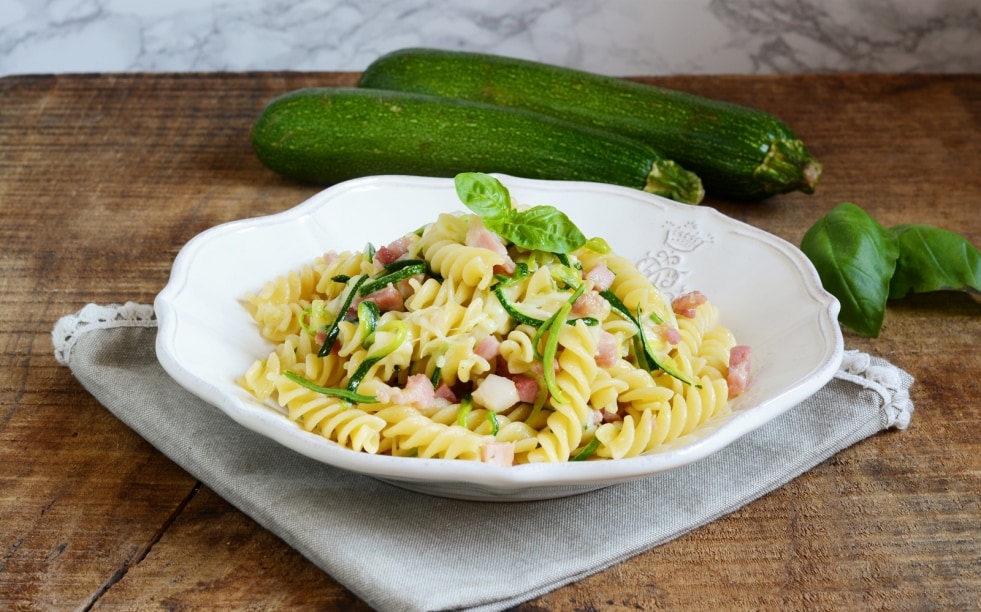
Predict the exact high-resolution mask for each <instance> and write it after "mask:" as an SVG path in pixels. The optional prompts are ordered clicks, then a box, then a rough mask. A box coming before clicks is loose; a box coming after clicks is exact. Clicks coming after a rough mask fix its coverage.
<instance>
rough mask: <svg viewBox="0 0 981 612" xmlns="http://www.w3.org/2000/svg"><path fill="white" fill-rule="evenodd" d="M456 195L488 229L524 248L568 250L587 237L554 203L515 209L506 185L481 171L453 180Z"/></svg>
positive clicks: (573, 248)
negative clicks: (521, 209)
mask: <svg viewBox="0 0 981 612" xmlns="http://www.w3.org/2000/svg"><path fill="white" fill-rule="evenodd" d="M453 182H454V184H455V185H456V194H457V196H458V197H459V198H460V201H461V202H463V203H464V204H465V205H466V207H467V208H469V209H470V210H471V211H472V212H473V213H474V214H476V215H477V216H478V217H480V218H481V220H482V221H483V222H484V225H485V226H486V227H487V229H489V230H491V231H492V232H494V233H496V234H497V235H499V236H500V237H501V238H504V239H505V240H507V241H509V242H511V243H512V244H514V245H516V246H519V247H521V248H524V249H531V250H538V251H547V252H550V253H571V252H572V251H575V250H576V249H578V248H580V247H582V246H583V245H584V244H586V237H585V236H584V235H583V234H582V232H581V231H579V228H578V227H576V224H575V223H573V222H572V220H571V219H569V217H567V216H566V214H565V213H564V212H562V211H561V210H559V209H557V208H555V207H554V206H545V205H543V206H534V207H532V208H529V209H527V210H523V211H520V212H519V211H518V210H517V209H516V208H514V206H513V205H512V204H511V194H510V192H508V190H507V187H505V186H504V185H503V184H501V181H499V180H497V179H496V178H494V177H492V176H490V175H487V174H483V173H480V172H464V173H461V174H457V175H456V177H454V179H453Z"/></svg>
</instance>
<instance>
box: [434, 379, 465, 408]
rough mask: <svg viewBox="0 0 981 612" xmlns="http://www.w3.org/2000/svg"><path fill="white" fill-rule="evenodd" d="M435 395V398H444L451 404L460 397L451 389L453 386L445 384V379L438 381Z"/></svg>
mask: <svg viewBox="0 0 981 612" xmlns="http://www.w3.org/2000/svg"><path fill="white" fill-rule="evenodd" d="M435 395H436V397H437V398H439V399H444V400H446V401H448V402H450V403H451V404H455V403H457V402H459V401H460V398H458V397H457V396H456V392H454V391H453V387H451V386H449V385H448V384H446V382H445V381H440V383H439V384H438V385H436V391H435Z"/></svg>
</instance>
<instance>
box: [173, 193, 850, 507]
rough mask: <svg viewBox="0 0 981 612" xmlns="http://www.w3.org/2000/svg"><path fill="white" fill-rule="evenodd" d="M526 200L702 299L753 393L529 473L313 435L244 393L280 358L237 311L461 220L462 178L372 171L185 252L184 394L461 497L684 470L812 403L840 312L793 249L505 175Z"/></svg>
mask: <svg viewBox="0 0 981 612" xmlns="http://www.w3.org/2000/svg"><path fill="white" fill-rule="evenodd" d="M497 177H498V178H499V179H500V180H501V181H502V182H503V183H504V184H505V185H506V186H507V187H508V189H509V190H510V192H511V195H512V198H513V199H514V200H515V201H516V202H518V203H521V204H551V205H553V206H556V207H558V208H560V209H562V210H563V211H564V212H565V213H566V214H568V215H569V217H570V218H571V219H572V220H573V221H574V222H575V223H576V224H577V225H578V226H579V227H580V228H581V229H582V230H583V233H585V234H586V235H587V236H601V237H603V238H605V239H606V240H607V242H609V243H610V245H612V247H613V249H614V250H615V251H616V252H617V253H619V254H621V255H624V256H627V257H629V258H630V259H632V260H633V261H635V262H637V264H638V267H639V268H640V269H641V270H642V271H643V272H644V273H645V274H646V275H647V276H648V277H649V278H651V280H652V281H654V282H655V283H657V285H658V286H659V287H660V288H661V289H662V291H664V292H665V293H666V294H667V295H668V296H675V295H678V294H680V293H683V292H685V291H688V290H691V289H698V290H700V291H702V292H703V293H705V294H706V295H707V296H708V297H709V299H710V300H711V301H712V302H713V303H714V304H715V305H717V306H718V308H719V310H720V313H721V317H722V323H723V324H725V325H726V326H727V327H729V328H730V329H731V330H732V332H733V333H734V334H735V335H736V338H737V339H738V341H739V342H740V343H741V344H748V345H750V346H752V349H753V370H752V385H751V387H750V390H749V391H748V392H747V393H745V394H743V395H741V396H740V397H738V398H736V399H735V400H734V401H733V402H732V403H731V407H732V414H731V415H727V416H725V417H723V418H720V419H717V420H714V421H712V422H710V423H708V424H706V425H705V426H703V427H701V428H699V429H698V430H697V431H695V432H694V433H692V434H690V435H688V436H686V437H684V438H683V439H680V440H678V441H677V442H676V443H675V444H672V445H670V446H669V447H668V448H666V449H665V450H663V451H661V452H657V453H655V454H651V455H647V456H642V457H635V458H629V459H620V460H607V461H586V462H575V463H560V464H534V465H520V466H515V467H512V468H502V467H498V466H492V465H486V464H482V463H479V462H472V461H460V460H443V459H419V458H405V457H388V456H376V455H369V454H366V453H361V452H355V451H352V450H349V449H346V448H342V447H340V446H338V445H337V444H335V443H333V442H331V441H328V440H326V439H324V438H323V437H321V436H319V435H316V434H312V433H308V432H306V431H304V430H303V429H302V428H300V427H299V426H297V425H296V424H294V423H293V422H291V421H290V420H288V419H287V418H286V417H285V416H284V414H283V412H282V411H280V410H278V409H277V408H276V407H275V406H274V405H273V404H264V403H261V402H259V401H257V400H255V399H254V398H253V397H252V396H251V395H249V394H248V393H247V392H246V391H244V390H243V389H242V388H241V387H239V386H238V385H237V384H236V382H235V381H236V379H237V378H238V377H239V376H240V375H241V374H242V373H243V372H244V371H245V370H246V368H248V366H249V365H250V364H251V363H252V362H253V361H254V360H256V359H260V358H263V357H265V356H266V355H267V354H268V353H269V351H270V350H271V349H272V347H271V345H270V344H269V343H268V342H266V341H265V340H263V339H262V338H261V337H260V336H259V334H258V330H257V328H256V326H255V324H254V322H253V321H252V319H251V317H250V316H249V314H248V312H247V311H246V310H245V308H244V307H243V306H242V304H241V299H242V297H243V296H244V295H245V293H246V292H249V291H257V290H258V289H260V288H261V287H262V285H263V283H264V282H265V281H267V280H269V279H272V278H275V277H276V276H278V275H280V274H283V273H285V272H287V271H289V270H291V269H294V268H297V267H299V266H300V265H302V264H304V263H308V262H310V261H311V260H312V259H313V258H314V257H315V256H317V255H318V254H321V253H323V252H325V251H327V250H330V249H334V250H337V251H341V250H359V249H361V248H363V247H364V246H365V245H366V244H367V243H368V242H371V243H373V244H376V245H380V244H384V243H386V242H387V241H390V240H393V239H395V238H397V237H399V236H401V235H403V234H404V233H406V232H407V231H411V230H413V229H415V228H417V227H419V226H421V225H423V224H424V223H428V222H431V221H433V220H435V219H436V217H437V215H438V213H440V212H443V211H448V210H460V211H465V210H466V209H465V207H464V206H463V205H462V204H461V203H460V202H459V200H458V199H457V196H456V192H455V189H454V186H453V181H452V179H437V178H424V177H410V176H375V177H367V178H363V179H357V180H352V181H349V182H346V183H342V184H339V185H336V186H333V187H330V188H328V189H326V190H324V191H322V192H320V193H318V194H317V195H315V196H313V197H312V198H310V199H309V200H307V201H305V202H303V203H302V204H300V205H298V206H296V207H295V208H292V209H290V210H287V211H285V212H282V213H279V214H275V215H270V216H265V217H258V218H254V219H246V220H242V221H235V222H231V223H226V224H223V225H220V226H217V227H215V228H212V229H210V230H207V231H205V232H203V233H201V234H200V235H198V236H197V237H195V238H194V239H192V240H191V241H190V242H188V243H187V245H185V246H184V248H183V249H181V251H180V253H179V254H178V256H177V258H176V260H175V262H174V266H173V270H172V273H171V278H170V282H169V283H168V284H167V286H166V287H165V288H164V290H163V291H162V292H161V293H160V294H159V295H158V296H157V298H156V301H155V303H154V308H155V310H156V314H157V317H158V319H159V330H158V335H157V344H156V350H157V355H158V358H159V359H160V363H161V364H162V365H163V367H164V368H165V369H166V371H167V372H168V373H169V374H170V375H171V376H172V377H173V378H174V379H175V380H176V381H177V382H178V383H180V384H181V385H182V386H184V387H185V388H187V389H188V390H190V391H191V392H192V393H194V394H195V395H197V396H199V397H200V398H202V399H204V400H205V401H207V402H209V403H211V404H214V405H215V406H217V407H218V408H220V409H221V410H223V411H224V412H225V413H226V414H227V415H228V416H229V417H231V418H232V419H234V420H235V421H237V422H238V423H240V424H241V425H243V426H245V427H247V428H249V429H252V430H254V431H256V432H258V433H260V434H262V435H265V436H268V437H270V438H272V439H274V440H276V441H277V442H279V443H281V444H283V445H284V446H287V447H289V448H291V449H293V450H295V451H298V452H300V453H302V454H304V455H306V456H308V457H311V458H313V459H315V460H317V461H322V462H324V463H327V464H330V465H333V466H336V467H338V468H343V469H345V470H351V471H354V472H359V473H362V474H366V475H369V476H372V477H375V478H378V479H380V480H383V481H386V482H389V483H391V484H394V485H396V486H400V487H403V488H407V489H411V490H415V491H420V492H424V493H429V494H432V495H438V496H444V497H454V498H460V499H474V500H488V501H510V500H531V499H547V498H553V497H560V496H566V495H573V494H577V493H582V492H585V491H589V490H593V489H597V488H601V487H605V486H608V485H611V484H614V483H618V482H623V481H628V480H632V479H637V478H643V477H646V476H650V475H653V474H656V473H659V472H664V471H667V470H672V469H676V468H678V467H680V466H683V465H686V464H688V463H691V462H693V461H697V460H698V459H701V458H703V457H705V456H707V455H710V454H712V453H714V452H716V451H718V450H720V449H722V448H723V447H725V446H726V445H728V444H730V443H731V442H733V441H734V440H736V439H737V438H739V437H740V436H742V435H744V434H746V433H747V432H749V431H752V430H754V429H756V428H758V427H760V426H762V425H764V424H766V423H767V422H768V421H770V420H771V419H773V418H775V417H777V416H778V415H780V414H782V413H783V412H785V411H786V410H788V409H789V408H791V407H793V406H794V405H796V404H798V403H799V402H801V401H802V400H804V399H806V398H807V397H809V396H810V395H812V394H813V393H814V392H816V391H817V390H818V389H819V388H821V387H822V386H823V385H824V384H825V383H827V382H828V380H830V379H831V377H832V375H833V374H834V372H835V371H836V370H837V368H838V367H839V365H840V362H841V358H842V354H843V342H842V336H841V330H840V328H839V326H838V322H837V315H838V309H839V305H838V302H837V301H836V300H835V299H834V297H832V296H831V295H830V294H828V293H827V292H825V291H824V290H823V289H822V287H821V283H820V280H819V278H818V275H817V273H816V271H815V270H814V268H813V266H812V265H811V264H810V262H809V261H808V260H807V258H806V257H805V256H804V255H803V254H802V253H801V252H800V250H798V249H797V248H796V247H795V246H793V245H791V244H790V243H788V242H786V241H785V240H783V239H780V238H778V237H776V236H773V235H772V234H769V233H766V232H764V231H762V230H759V229H757V228H754V227H752V226H749V225H747V224H745V223H742V222H740V221H736V220H734V219H731V218H729V217H726V216H725V215H722V214H721V213H719V212H718V211H716V210H714V209H712V208H709V207H698V206H690V205H684V204H678V203H676V202H672V201H670V200H667V199H664V198H660V197H657V196H653V195H650V194H647V193H643V192H641V191H636V190H632V189H627V188H622V187H616V186H612V185H603V184H594V183H581V182H562V181H539V180H528V179H519V178H515V177H510V176H503V175H497Z"/></svg>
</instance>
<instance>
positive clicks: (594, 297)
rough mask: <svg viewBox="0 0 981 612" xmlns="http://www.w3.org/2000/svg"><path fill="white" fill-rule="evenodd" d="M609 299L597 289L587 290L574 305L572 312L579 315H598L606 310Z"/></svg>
mask: <svg viewBox="0 0 981 612" xmlns="http://www.w3.org/2000/svg"><path fill="white" fill-rule="evenodd" d="M606 307H607V301H606V299H605V298H604V297H603V296H601V295H600V294H599V293H598V292H596V291H587V292H586V293H584V294H582V295H580V296H579V298H578V299H577V300H576V301H575V303H574V304H573V305H572V314H574V315H576V316H578V317H598V316H600V315H602V314H603V313H604V312H606Z"/></svg>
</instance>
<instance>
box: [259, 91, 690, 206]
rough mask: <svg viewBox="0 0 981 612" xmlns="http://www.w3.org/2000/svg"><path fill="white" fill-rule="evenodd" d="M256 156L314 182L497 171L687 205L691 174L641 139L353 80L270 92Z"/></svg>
mask: <svg viewBox="0 0 981 612" xmlns="http://www.w3.org/2000/svg"><path fill="white" fill-rule="evenodd" d="M252 144H253V148H254V149H255V152H256V155H257V157H258V158H259V160H260V161H261V162H262V163H263V164H264V165H266V166H267V167H268V168H270V169H272V170H274V171H276V172H278V173H280V174H283V175H284V176H287V177H290V178H293V179H298V180H303V181H311V182H317V183H336V182H340V181H343V180H347V179H351V178H355V177H360V176H368V175H376V174H416V175H423V176H441V177H452V176H455V175H457V174H459V173H460V172H469V171H479V172H501V173H504V174H511V175H514V176H524V177H527V178H535V179H554V180H581V181H593V182H600V183H612V184H616V185H623V186H627V187H633V188H636V189H642V190H644V191H648V192H650V193H655V194H657V195H662V196H665V197H668V198H671V199H674V200H677V201H679V202H685V203H691V204H696V203H698V202H700V201H701V199H702V197H703V196H704V193H705V192H704V190H703V189H702V184H701V181H700V180H699V178H698V177H697V176H696V175H694V174H693V173H691V172H689V171H688V170H685V169H684V168H682V167H681V166H679V165H678V164H676V163H675V162H674V161H672V160H670V159H666V158H665V157H664V156H663V155H661V154H660V153H659V152H658V151H657V150H655V149H654V148H652V147H651V146H650V145H647V144H644V143H641V142H638V141H635V140H633V139H631V138H627V137H625V136H620V135H618V134H608V133H605V132H601V131H599V130H595V129H592V128H587V127H583V126H579V125H576V124H573V123H570V122H567V121H562V120H559V119H555V118H553V117H549V116H545V115H540V114H538V113H533V112H530V111H525V110H521V109H510V108H503V107H500V106H494V105H490V104H483V103H477V102H468V101H463V100H448V99H444V98H440V97H436V96H427V95H419V94H411V93H405V92H384V91H374V90H368V89H359V88H355V87H347V88H344V87H325V88H309V89H300V90H296V91H292V92H290V93H287V94H285V95H282V96H280V97H278V98H276V99H274V100H272V101H271V102H270V103H269V104H267V105H266V107H265V108H264V109H263V110H262V112H261V113H260V115H259V117H258V118H257V119H256V121H255V123H254V125H253V127H252Z"/></svg>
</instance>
